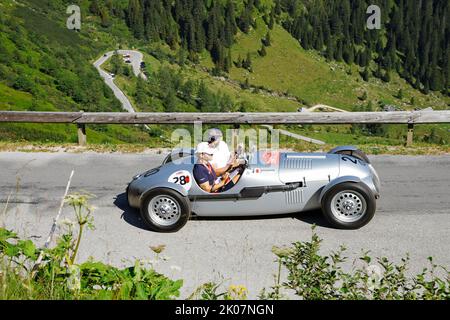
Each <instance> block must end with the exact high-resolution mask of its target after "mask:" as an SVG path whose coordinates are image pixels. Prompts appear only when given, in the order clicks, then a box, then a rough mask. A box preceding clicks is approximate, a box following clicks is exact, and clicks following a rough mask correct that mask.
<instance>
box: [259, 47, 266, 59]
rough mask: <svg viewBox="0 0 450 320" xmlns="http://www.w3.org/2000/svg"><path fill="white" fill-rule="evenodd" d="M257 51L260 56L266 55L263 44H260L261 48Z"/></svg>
mask: <svg viewBox="0 0 450 320" xmlns="http://www.w3.org/2000/svg"><path fill="white" fill-rule="evenodd" d="M258 53H259V55H260V56H261V57H265V56H266V55H267V52H266V47H265V46H262V47H261V49H260V50H258Z"/></svg>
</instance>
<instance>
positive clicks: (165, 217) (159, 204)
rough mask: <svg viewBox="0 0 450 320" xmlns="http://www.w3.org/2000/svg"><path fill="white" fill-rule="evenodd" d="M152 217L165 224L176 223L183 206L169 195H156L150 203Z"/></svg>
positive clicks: (149, 208)
mask: <svg viewBox="0 0 450 320" xmlns="http://www.w3.org/2000/svg"><path fill="white" fill-rule="evenodd" d="M148 212H149V214H150V217H151V219H152V220H153V221H154V222H156V223H158V224H160V225H163V226H170V225H172V224H174V223H176V222H177V221H178V220H179V219H180V216H181V208H180V205H179V204H178V201H176V200H175V199H174V198H172V197H171V196H169V195H161V196H156V197H154V198H153V199H152V200H150V202H149V204H148Z"/></svg>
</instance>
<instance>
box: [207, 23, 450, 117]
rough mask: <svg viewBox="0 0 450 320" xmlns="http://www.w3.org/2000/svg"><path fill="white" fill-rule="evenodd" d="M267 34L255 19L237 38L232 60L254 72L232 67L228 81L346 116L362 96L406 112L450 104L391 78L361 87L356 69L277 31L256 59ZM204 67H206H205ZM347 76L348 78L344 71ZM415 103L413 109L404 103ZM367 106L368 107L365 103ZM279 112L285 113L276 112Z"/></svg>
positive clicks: (448, 99)
mask: <svg viewBox="0 0 450 320" xmlns="http://www.w3.org/2000/svg"><path fill="white" fill-rule="evenodd" d="M267 31H268V28H267V26H266V25H265V24H264V23H263V21H262V19H257V28H256V29H252V30H251V31H250V32H249V34H243V33H239V34H238V35H237V37H236V38H237V43H236V44H235V45H234V46H233V48H232V59H233V60H234V61H237V60H238V57H239V56H240V57H241V58H242V59H244V58H245V57H246V55H247V52H249V53H250V55H251V58H252V66H253V72H252V73H250V72H248V71H247V70H245V69H242V68H236V67H234V66H233V67H232V70H231V72H230V76H231V78H233V79H236V80H239V81H245V79H247V78H248V79H249V82H250V84H252V85H257V86H264V87H266V88H271V89H274V90H277V91H280V92H288V93H289V94H291V95H294V96H297V97H299V98H300V99H303V100H305V101H307V102H308V103H309V104H311V105H315V104H327V105H330V106H334V107H339V108H343V109H346V110H351V109H352V107H353V106H354V105H361V104H363V102H361V101H360V100H359V99H358V97H360V96H361V95H362V94H363V92H364V91H366V92H367V94H368V99H367V101H369V100H372V101H374V102H377V101H381V102H384V103H386V104H394V105H397V106H399V107H402V108H405V109H413V108H414V107H421V108H424V107H430V106H431V107H433V108H435V109H445V108H446V107H447V106H448V104H449V103H450V98H449V97H447V96H443V95H441V94H440V93H432V94H430V95H424V94H422V93H420V92H419V91H417V90H415V89H413V88H412V87H411V86H410V85H409V84H407V83H406V82H405V81H404V80H402V79H400V78H399V77H398V75H396V74H392V81H391V82H390V83H384V82H382V81H381V80H379V79H376V78H373V77H371V78H370V80H369V82H364V81H363V80H362V78H361V77H360V75H359V73H358V67H357V66H355V65H353V66H351V67H349V66H347V65H346V64H344V63H336V62H330V63H328V62H327V61H326V60H325V58H323V57H322V56H320V55H319V54H318V53H316V52H314V51H306V50H304V49H303V48H302V47H301V46H300V44H299V43H298V41H296V40H295V39H294V38H293V37H292V36H291V35H290V34H289V33H288V32H287V31H286V30H284V29H283V28H282V27H281V26H279V25H275V26H274V29H273V30H270V35H271V46H270V47H267V48H266V52H267V55H266V56H265V57H260V56H259V54H258V53H257V51H258V50H259V49H260V48H261V46H262V43H261V39H263V38H264V37H265V35H266V33H267ZM205 66H208V64H207V63H205ZM350 70H351V74H347V71H350ZM399 89H402V90H403V92H404V99H403V100H401V101H400V100H399V99H397V98H396V97H394V96H395V95H396V94H397V92H398V90H399ZM411 97H414V98H415V100H416V101H415V106H411V105H410V104H409V101H410V99H411ZM365 103H367V102H365ZM278 110H279V111H284V110H283V109H282V108H278Z"/></svg>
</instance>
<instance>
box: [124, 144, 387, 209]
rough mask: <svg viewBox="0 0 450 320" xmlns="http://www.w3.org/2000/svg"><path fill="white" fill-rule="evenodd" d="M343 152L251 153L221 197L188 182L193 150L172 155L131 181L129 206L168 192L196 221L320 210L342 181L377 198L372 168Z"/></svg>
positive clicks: (191, 173) (194, 161) (128, 191)
mask: <svg viewBox="0 0 450 320" xmlns="http://www.w3.org/2000/svg"><path fill="white" fill-rule="evenodd" d="M344 149H345V148H341V149H338V150H337V152H338V153H334V152H333V153H294V152H281V153H280V152H278V153H271V154H268V153H267V152H266V153H264V152H256V153H253V154H251V155H249V157H248V159H247V160H248V165H247V167H246V169H245V171H244V172H243V174H242V176H241V178H240V180H239V181H238V182H237V183H236V185H235V186H234V187H233V188H231V189H230V190H228V191H225V192H221V193H208V192H206V191H204V190H202V189H201V188H200V187H199V186H198V185H197V183H196V182H195V179H194V177H193V167H194V164H195V163H196V161H197V159H196V157H195V155H193V152H192V150H189V151H186V152H185V153H183V152H178V151H177V153H176V154H175V153H172V155H173V157H172V156H168V157H166V159H165V160H164V161H163V164H162V165H161V166H160V167H158V168H154V169H152V170H153V171H152V170H149V171H147V172H144V173H142V174H140V175H138V176H135V177H134V178H133V181H132V182H131V183H130V184H129V186H128V188H127V195H128V201H129V204H130V206H132V207H135V208H139V207H140V206H141V204H142V202H143V199H144V198H145V196H146V195H147V194H148V192H151V191H152V190H154V189H155V188H169V189H173V190H175V191H177V192H179V193H180V194H181V195H182V196H185V197H188V198H189V200H190V202H191V208H192V212H193V213H195V214H197V215H198V216H250V215H273V214H284V213H294V212H300V211H306V210H313V209H319V208H321V200H322V198H323V196H324V195H325V193H326V192H327V191H328V190H330V189H331V188H332V187H333V186H335V185H337V184H339V183H343V182H360V183H363V184H365V185H366V186H367V187H368V189H369V190H370V191H372V192H373V194H374V195H375V196H378V195H379V179H378V175H377V174H376V172H375V170H374V169H373V167H372V166H371V165H370V164H369V163H366V162H365V161H363V160H361V159H360V158H361V157H359V158H358V157H353V156H351V155H349V154H348V153H346V154H339V152H341V151H343V150H344ZM352 150H353V149H352ZM344 151H345V150H344ZM350 151H351V150H350ZM353 151H356V150H353ZM364 156H365V155H364ZM180 181H182V182H183V183H184V184H181V182H180Z"/></svg>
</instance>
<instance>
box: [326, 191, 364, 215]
mask: <svg viewBox="0 0 450 320" xmlns="http://www.w3.org/2000/svg"><path fill="white" fill-rule="evenodd" d="M366 208H367V205H366V200H365V199H364V197H363V196H362V195H361V194H360V193H359V192H357V191H354V190H346V191H341V192H338V193H337V194H336V195H335V196H334V197H333V199H332V200H331V212H332V213H333V215H334V216H335V217H336V218H337V219H339V220H341V221H344V222H354V221H357V220H359V219H360V218H361V217H362V216H363V215H364V213H365V212H366Z"/></svg>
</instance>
